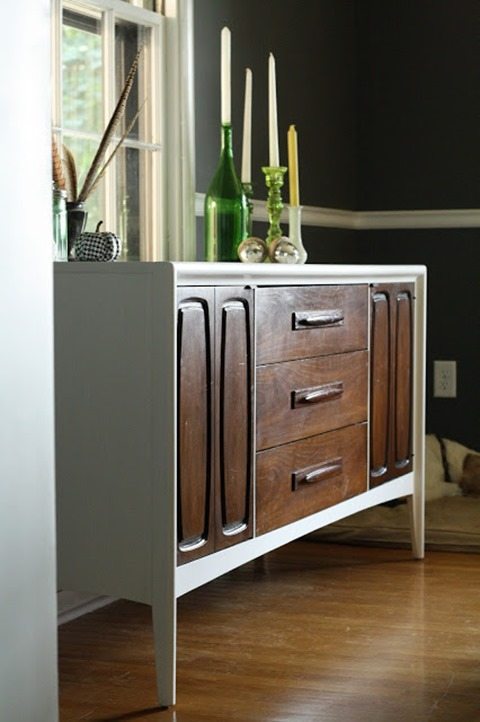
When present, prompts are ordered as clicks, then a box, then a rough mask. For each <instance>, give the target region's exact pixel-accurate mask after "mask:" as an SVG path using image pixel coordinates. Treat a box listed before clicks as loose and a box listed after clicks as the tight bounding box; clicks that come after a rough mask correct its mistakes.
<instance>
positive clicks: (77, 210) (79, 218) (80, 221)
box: [67, 201, 88, 259]
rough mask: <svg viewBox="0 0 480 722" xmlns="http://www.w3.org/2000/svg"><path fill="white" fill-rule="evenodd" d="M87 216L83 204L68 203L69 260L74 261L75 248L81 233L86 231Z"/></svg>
mask: <svg viewBox="0 0 480 722" xmlns="http://www.w3.org/2000/svg"><path fill="white" fill-rule="evenodd" d="M87 216H88V213H87V211H86V210H85V204H84V203H83V202H81V201H80V202H77V201H67V235H68V258H72V259H73V247H74V244H75V241H76V239H77V238H78V236H79V235H80V233H83V231H84V230H85V225H86V223H87Z"/></svg>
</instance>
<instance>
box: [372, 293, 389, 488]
mask: <svg viewBox="0 0 480 722" xmlns="http://www.w3.org/2000/svg"><path fill="white" fill-rule="evenodd" d="M371 304H372V305H371V309H372V312H371V351H370V479H371V481H372V483H375V482H377V481H378V480H383V478H385V475H386V473H387V468H388V446H389V444H388V437H389V432H390V417H389V412H390V367H391V356H390V315H391V314H390V296H389V294H388V293H386V292H385V291H377V290H375V291H373V292H372V300H371Z"/></svg>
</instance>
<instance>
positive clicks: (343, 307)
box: [256, 285, 368, 364]
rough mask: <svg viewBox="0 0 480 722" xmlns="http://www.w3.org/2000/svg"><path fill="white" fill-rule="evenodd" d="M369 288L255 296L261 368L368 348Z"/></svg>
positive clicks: (264, 291) (287, 290)
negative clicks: (276, 363) (293, 360)
mask: <svg viewBox="0 0 480 722" xmlns="http://www.w3.org/2000/svg"><path fill="white" fill-rule="evenodd" d="M367 303H368V292H367V286H365V285H360V286H309V287H307V288H299V287H293V288H291V287H275V288H259V289H258V290H257V307H256V314H257V363H258V364H263V363H273V362H276V361H289V360H290V359H296V358H305V357H307V356H321V355H325V354H331V353H341V352H344V351H356V350H357V349H362V348H366V347H367Z"/></svg>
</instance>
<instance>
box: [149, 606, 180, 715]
mask: <svg viewBox="0 0 480 722" xmlns="http://www.w3.org/2000/svg"><path fill="white" fill-rule="evenodd" d="M176 607H177V603H176V600H175V599H173V600H172V602H171V604H168V605H163V604H158V603H155V602H154V603H153V606H152V617H153V635H154V642H155V670H156V676H157V691H158V701H159V704H160V705H161V706H162V707H170V705H172V704H175V692H176V690H175V682H176V675H175V667H176Z"/></svg>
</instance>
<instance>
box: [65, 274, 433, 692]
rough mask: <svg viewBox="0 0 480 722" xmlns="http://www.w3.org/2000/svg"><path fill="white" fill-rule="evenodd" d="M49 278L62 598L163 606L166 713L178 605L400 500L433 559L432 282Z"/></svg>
mask: <svg viewBox="0 0 480 722" xmlns="http://www.w3.org/2000/svg"><path fill="white" fill-rule="evenodd" d="M55 270H56V281H55V353H56V423H57V480H58V492H57V508H58V574H59V584H60V586H61V587H62V588H64V589H71V590H81V591H89V592H94V593H100V594H107V595H110V596H113V597H124V598H127V599H133V600H136V601H141V602H146V603H149V604H151V605H152V609H153V620H154V635H155V647H156V659H157V680H158V693H159V701H160V703H161V704H164V705H169V704H172V703H174V701H175V636H176V599H177V598H178V597H179V596H181V595H182V594H184V593H186V592H188V591H190V590H192V589H194V588H196V587H198V586H199V585H201V584H204V583H206V582H208V581H210V580H212V579H214V578H216V577H218V576H219V575H221V574H223V573H225V572H226V571H229V570H231V569H233V568H235V567H237V566H239V565H240V564H243V563H245V562H247V561H250V560H252V559H254V558H255V557H258V556H260V555H262V554H264V553H266V552H268V551H271V550H272V549H275V548H277V547H278V546H280V545H282V544H285V543H288V542H289V541H292V540H294V539H296V538H298V537H300V536H302V535H304V534H307V533H309V532H312V531H314V530H316V529H318V528H320V527H322V526H325V525H327V524H329V523H331V522H333V521H336V520H338V519H341V518H344V517H345V516H348V515H350V514H353V513H355V512H357V511H360V510H361V509H365V508H367V507H370V506H373V505H375V504H378V503H382V502H385V501H388V500H391V499H395V498H398V497H403V496H406V497H408V500H409V503H410V509H411V518H412V543H413V554H414V556H415V557H417V558H421V557H422V556H423V535H424V529H423V504H424V501H423V496H424V494H423V464H424V462H423V455H424V451H423V449H424V441H423V438H424V395H425V391H424V374H425V369H424V357H425V286H426V274H425V268H424V267H419V266H403V267H398V266H322V265H317V266H316V265H305V266H273V265H272V266H267V265H263V266H260V265H258V266H257V265H242V264H207V263H190V264H187V263H185V264H174V263H136V264H135V263H125V264H90V263H82V264H80V263H78V264H56V269H55ZM319 553H321V550H320V548H319Z"/></svg>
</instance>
